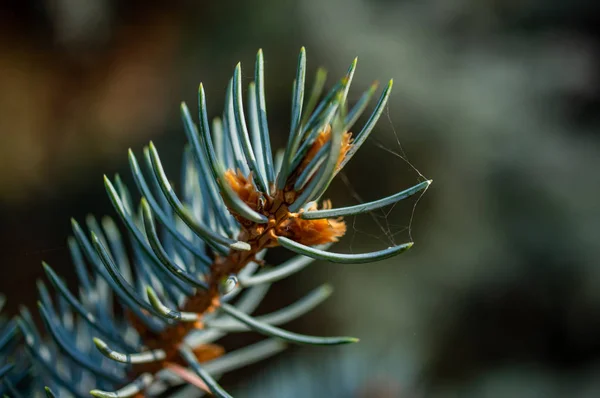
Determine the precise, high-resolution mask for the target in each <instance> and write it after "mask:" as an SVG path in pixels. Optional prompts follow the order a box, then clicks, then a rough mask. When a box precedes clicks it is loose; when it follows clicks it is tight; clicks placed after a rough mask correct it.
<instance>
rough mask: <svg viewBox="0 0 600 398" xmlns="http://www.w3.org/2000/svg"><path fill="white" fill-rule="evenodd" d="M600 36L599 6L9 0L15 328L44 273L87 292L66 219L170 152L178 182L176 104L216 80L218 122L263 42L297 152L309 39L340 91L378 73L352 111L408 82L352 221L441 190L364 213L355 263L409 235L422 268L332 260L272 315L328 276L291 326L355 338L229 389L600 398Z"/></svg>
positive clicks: (475, 0) (281, 298) (376, 137)
mask: <svg viewBox="0 0 600 398" xmlns="http://www.w3.org/2000/svg"><path fill="white" fill-rule="evenodd" d="M599 26H600V3H598V2H596V1H592V0H587V1H586V0H573V1H569V2H565V1H559V0H544V1H542V0H521V1H509V0H501V1H500V0H418V1H417V0H397V1H391V0H376V1H375V0H374V1H366V0H328V1H322V0H303V1H293V0H248V1H245V2H233V1H219V2H208V1H191V0H190V1H171V2H159V1H127V2H119V1H114V0H112V1H111V0H86V1H78V0H45V1H33V0H30V1H7V2H2V5H1V6H0V249H1V250H0V291H1V292H3V293H4V294H5V295H6V296H7V297H8V306H7V309H8V313H9V314H10V313H15V312H16V311H17V309H18V307H19V305H22V304H24V305H28V306H32V305H34V303H35V300H36V299H35V279H36V278H39V277H41V275H42V270H41V267H40V262H41V260H42V259H44V260H46V261H48V262H49V263H50V264H51V265H52V266H53V267H54V268H55V269H57V270H59V271H60V272H61V273H62V274H63V275H65V276H67V277H70V278H73V270H72V268H71V265H70V263H69V260H68V253H67V248H66V245H65V239H66V237H67V235H68V234H69V229H70V222H69V218H70V217H75V218H77V219H79V220H82V219H83V218H84V217H85V215H86V214H88V213H93V214H96V215H103V214H107V213H109V214H112V208H111V207H110V203H109V201H108V199H107V198H106V195H105V193H104V188H103V184H102V174H104V173H106V174H109V175H112V174H113V173H115V172H119V173H121V174H122V175H123V176H126V181H131V180H130V179H129V173H128V168H127V159H126V150H127V148H129V147H132V148H134V149H136V150H138V151H139V150H140V149H141V147H142V146H143V145H145V144H146V143H147V142H148V141H149V140H154V141H155V143H156V144H157V146H158V148H159V149H160V150H161V153H162V158H163V161H164V162H166V163H167V168H168V171H169V172H170V174H171V175H174V176H175V175H177V172H178V169H179V161H180V158H179V154H180V150H181V148H182V146H183V143H184V134H183V131H182V128H181V126H180V123H179V116H178V106H179V102H180V101H181V100H186V101H188V103H189V104H190V105H192V104H193V106H195V95H196V88H197V85H198V83H199V82H200V81H203V82H204V84H205V87H206V89H207V91H208V93H207V94H208V99H209V113H211V115H212V116H214V115H217V114H218V113H220V108H221V104H222V103H223V95H224V92H225V88H226V85H227V81H228V78H229V76H230V75H231V74H232V72H233V67H234V66H235V64H236V63H237V62H238V61H239V60H241V61H242V64H243V67H245V72H244V75H245V76H246V77H250V76H251V75H252V65H253V59H254V55H255V53H256V50H257V49H258V48H260V47H262V48H263V49H264V52H265V56H266V61H267V64H266V73H267V74H266V78H267V83H266V85H267V105H268V109H269V122H270V123H271V126H272V127H271V132H272V134H273V141H274V146H280V145H282V144H283V143H284V142H285V141H284V140H285V138H286V136H287V131H288V130H287V126H288V123H289V114H290V110H289V109H290V102H291V101H290V96H291V84H292V80H293V76H294V69H295V63H296V57H297V52H298V49H299V48H300V46H302V45H305V46H306V47H307V51H308V60H309V66H310V67H309V71H310V72H314V70H315V69H316V67H317V66H324V67H326V68H327V69H328V70H329V72H330V75H329V76H330V78H329V83H328V84H329V85H331V84H332V82H333V81H334V79H336V78H337V77H338V76H342V75H343V73H345V70H346V68H347V66H348V65H349V63H350V62H351V61H352V59H353V58H354V56H358V57H359V65H358V70H357V73H356V76H355V80H354V82H355V83H354V86H353V89H352V90H351V93H350V97H349V98H350V100H351V101H355V100H356V99H357V98H358V97H359V95H360V93H361V91H362V90H361V89H365V88H366V87H368V85H369V84H370V83H371V82H372V81H373V80H379V81H383V82H385V81H386V80H387V79H389V78H392V77H393V78H394V91H393V93H392V96H391V100H390V104H389V106H388V111H386V113H385V114H384V116H383V117H382V118H381V120H380V122H379V124H378V126H377V128H376V130H375V131H374V132H373V134H372V136H371V138H370V139H369V141H367V143H366V144H365V145H364V146H363V148H362V150H361V151H360V153H359V155H357V156H356V157H355V158H354V159H353V161H352V162H351V163H350V164H349V165H348V167H347V169H346V170H345V173H344V175H343V176H342V178H340V179H339V181H336V183H335V184H333V185H332V187H331V189H330V196H331V197H332V199H333V201H334V204H337V205H349V204H354V203H357V202H358V201H364V200H371V199H376V198H378V197H382V196H385V195H388V194H390V193H392V192H396V191H399V190H401V189H404V188H406V187H408V186H410V185H412V184H414V183H416V182H417V181H418V180H419V179H420V175H421V174H422V175H424V176H426V177H428V178H432V179H433V180H434V184H433V185H432V186H431V188H430V189H429V190H428V191H427V193H426V194H425V195H424V196H423V197H422V198H421V200H420V201H418V202H417V198H412V199H411V200H407V201H404V202H402V203H400V204H399V205H397V206H395V207H394V208H393V209H386V211H385V212H379V213H376V214H370V215H364V216H360V217H357V218H356V219H349V220H348V223H349V226H350V228H349V231H348V234H347V237H346V238H345V239H344V240H343V241H342V242H341V243H340V244H339V245H338V246H337V248H338V249H337V250H339V251H345V252H350V251H356V252H358V251H366V250H374V249H379V248H383V247H387V246H389V245H391V244H393V243H401V242H404V241H406V240H408V239H411V238H412V239H414V240H415V242H416V245H415V247H414V248H413V249H412V250H411V251H410V252H409V253H407V254H404V255H402V256H400V257H398V258H394V259H392V260H389V261H385V262H381V263H377V264H368V265H366V266H360V265H356V266H340V265H334V264H325V263H318V264H316V265H314V266H312V267H310V268H309V269H307V270H306V271H303V272H302V273H301V274H300V275H298V276H295V277H293V278H291V279H289V280H286V281H285V282H282V283H280V284H278V285H277V286H275V287H274V288H273V290H272V291H271V293H270V294H269V296H267V300H266V302H265V304H264V306H263V307H262V308H261V311H268V310H269V309H272V308H275V307H277V306H280V305H282V303H287V302H291V301H293V299H294V298H296V297H299V296H301V295H302V294H303V293H304V292H307V291H308V290H310V289H311V288H312V287H314V286H316V285H318V284H320V283H322V282H325V281H329V282H331V283H332V284H333V285H334V286H335V289H336V290H335V293H334V295H333V297H332V298H331V299H330V300H329V301H328V302H327V303H326V304H325V305H323V306H322V307H320V308H319V309H318V310H317V311H314V312H313V313H311V314H309V315H306V316H304V317H303V318H302V319H301V320H299V321H296V322H294V323H293V324H291V325H290V328H292V329H294V330H297V331H299V332H304V333H311V334H331V335H333V334H338V333H343V334H347V335H353V336H358V337H360V338H361V342H360V343H359V344H357V345H354V346H352V347H348V346H345V347H342V348H340V349H332V350H328V349H326V348H319V349H312V348H301V349H293V350H291V351H290V352H289V353H287V354H283V355H280V356H278V357H276V358H274V359H273V360H271V361H265V362H262V363H260V364H258V365H254V366H251V367H249V368H246V369H244V370H242V371H239V372H236V373H232V374H229V375H227V377H226V378H225V379H223V382H224V384H225V386H226V387H228V388H230V389H232V390H233V391H236V393H237V395H236V396H252V397H340V398H341V397H357V398H359V397H360V398H365V397H375V398H383V397H385V398H388V397H429V396H432V397H509V396H510V397H566V396H569V397H598V396H600V289H599V288H598V286H599V284H600V264H599V263H598V260H597V259H598V258H599V257H600V241H599V237H598V233H597V230H598V226H599V225H600V175H599V173H598V170H600V156H599V155H600V140H599V138H600V135H599V132H600V130H599V128H600V112H599V111H600V29H599V28H598V27H599ZM309 76H312V75H310V74H309ZM310 81H312V78H310V79H309V83H310ZM363 121H364V120H363ZM359 125H360V124H359ZM273 252H274V253H272V256H273V257H271V259H272V260H273V261H276V260H277V258H278V257H277V256H284V254H283V253H280V252H278V251H276V250H275V251H273ZM71 282H72V283H74V280H71ZM71 287H73V288H74V284H71ZM248 338H253V337H248V336H244V335H240V336H238V337H236V338H233V339H230V341H228V344H230V345H231V346H236V345H239V344H242V343H243V340H244V339H248Z"/></svg>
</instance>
